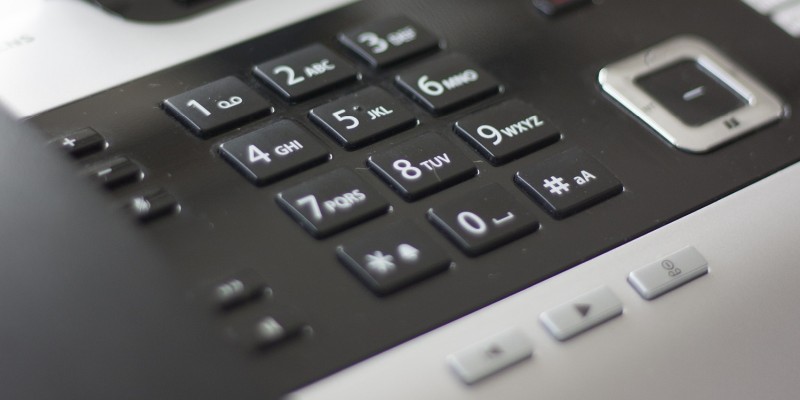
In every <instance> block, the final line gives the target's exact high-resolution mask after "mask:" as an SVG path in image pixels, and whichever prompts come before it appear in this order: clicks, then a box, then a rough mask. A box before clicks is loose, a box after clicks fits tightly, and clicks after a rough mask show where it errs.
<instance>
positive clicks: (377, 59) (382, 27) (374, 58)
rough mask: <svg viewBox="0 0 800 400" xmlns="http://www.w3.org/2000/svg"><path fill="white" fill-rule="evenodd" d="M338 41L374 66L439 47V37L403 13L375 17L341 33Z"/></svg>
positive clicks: (381, 65)
mask: <svg viewBox="0 0 800 400" xmlns="http://www.w3.org/2000/svg"><path fill="white" fill-rule="evenodd" d="M339 41H340V42H341V43H342V44H343V45H345V46H347V48H349V49H350V50H352V51H353V52H355V53H356V54H358V56H359V57H361V58H362V59H363V60H364V61H365V62H367V63H368V64H369V65H371V66H372V67H373V68H383V67H387V66H389V65H392V64H395V63H398V62H400V61H403V60H405V59H407V58H410V57H413V56H415V55H417V54H420V53H424V52H428V51H433V50H435V49H438V48H439V39H438V38H436V36H434V35H433V34H431V33H430V32H428V31H427V30H425V29H423V28H422V27H420V26H419V25H418V24H416V23H415V22H414V21H411V20H410V19H408V18H407V17H404V16H396V17H389V18H384V19H380V20H376V21H374V22H372V23H369V24H366V25H364V26H361V27H359V28H357V29H353V30H351V31H348V32H345V33H341V34H339Z"/></svg>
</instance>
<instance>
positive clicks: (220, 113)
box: [163, 76, 272, 138]
mask: <svg viewBox="0 0 800 400" xmlns="http://www.w3.org/2000/svg"><path fill="white" fill-rule="evenodd" d="M163 106H164V109H166V110H167V112H169V113H170V114H172V115H173V116H175V118H177V119H178V120H179V121H181V122H182V123H183V124H184V125H185V126H186V127H187V128H189V129H190V130H191V131H192V132H193V133H194V134H195V135H197V136H200V137H202V138H208V137H210V136H211V135H213V134H216V133H219V132H220V131H222V130H224V129H226V128H228V127H231V126H234V125H236V124H238V123H242V122H244V121H247V120H250V119H254V118H257V117H259V116H262V115H267V114H269V113H271V112H272V106H271V105H270V103H269V102H268V101H267V100H266V99H264V98H263V97H261V95H259V94H258V93H256V91H255V90H253V89H251V88H249V87H248V86H247V85H245V84H244V83H243V82H242V81H240V80H239V79H237V78H235V77H232V76H229V77H226V78H222V79H220V80H218V81H214V82H211V83H209V84H206V85H203V86H200V87H198V88H196V89H192V90H190V91H188V92H186V93H182V94H179V95H177V96H173V97H170V98H168V99H166V100H164V103H163Z"/></svg>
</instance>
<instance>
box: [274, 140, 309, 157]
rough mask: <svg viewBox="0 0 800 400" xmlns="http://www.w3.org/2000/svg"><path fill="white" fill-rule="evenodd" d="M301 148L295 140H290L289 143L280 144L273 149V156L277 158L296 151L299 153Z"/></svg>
mask: <svg viewBox="0 0 800 400" xmlns="http://www.w3.org/2000/svg"><path fill="white" fill-rule="evenodd" d="M302 148H303V145H302V144H300V142H299V141H297V140H292V141H291V142H289V143H285V144H282V145H280V146H276V147H275V154H277V155H279V156H287V155H289V154H292V153H294V152H296V151H300V150H301V149H302Z"/></svg>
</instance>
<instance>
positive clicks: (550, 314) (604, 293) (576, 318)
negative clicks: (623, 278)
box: [539, 286, 622, 340]
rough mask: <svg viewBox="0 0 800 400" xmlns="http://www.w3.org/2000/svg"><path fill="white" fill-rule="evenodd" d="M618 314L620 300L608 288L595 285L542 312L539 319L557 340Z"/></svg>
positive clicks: (569, 336)
mask: <svg viewBox="0 0 800 400" xmlns="http://www.w3.org/2000/svg"><path fill="white" fill-rule="evenodd" d="M620 314H622V302H621V301H620V300H619V298H618V297H617V296H616V295H615V294H614V292H612V291H611V289H609V288H608V287H605V286H603V287H599V288H597V289H594V290H592V291H591V292H589V293H586V294H585V295H583V296H580V297H577V298H575V299H573V300H572V301H570V302H567V303H564V304H562V305H560V306H558V307H555V308H553V309H551V310H548V311H545V312H543V313H542V314H541V315H540V316H539V320H540V321H541V322H542V324H544V326H545V327H546V328H547V330H549V331H550V333H551V334H552V335H553V336H554V337H555V338H556V339H558V340H567V339H569V338H571V337H573V336H575V335H577V334H579V333H581V332H583V331H585V330H588V329H590V328H593V327H595V326H597V325H599V324H602V323H603V322H605V321H608V320H609V319H611V318H614V317H616V316H618V315H620Z"/></svg>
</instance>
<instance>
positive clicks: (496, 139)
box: [478, 115, 544, 146]
mask: <svg viewBox="0 0 800 400" xmlns="http://www.w3.org/2000/svg"><path fill="white" fill-rule="evenodd" d="M542 125H544V121H542V120H541V119H540V118H539V116H538V115H532V116H530V117H528V118H525V119H523V120H522V121H519V122H516V123H513V124H511V125H509V126H507V127H505V128H500V129H497V128H495V127H494V126H491V125H481V126H479V127H478V135H479V136H480V137H482V138H484V139H488V140H492V144H493V145H495V146H497V145H499V144H500V143H502V142H503V135H505V136H506V137H508V138H514V137H515V136H517V135H519V134H520V133H525V132H528V131H530V130H533V129H534V128H538V127H540V126H542Z"/></svg>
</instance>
